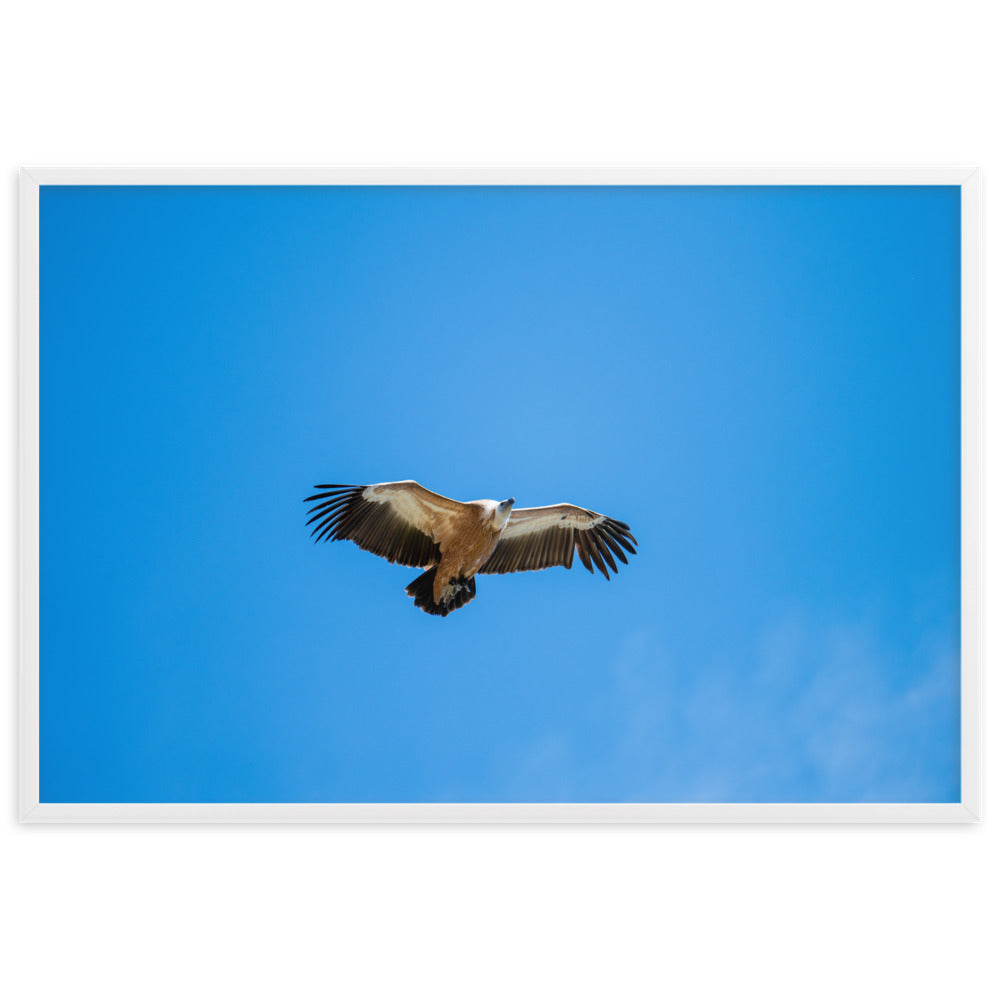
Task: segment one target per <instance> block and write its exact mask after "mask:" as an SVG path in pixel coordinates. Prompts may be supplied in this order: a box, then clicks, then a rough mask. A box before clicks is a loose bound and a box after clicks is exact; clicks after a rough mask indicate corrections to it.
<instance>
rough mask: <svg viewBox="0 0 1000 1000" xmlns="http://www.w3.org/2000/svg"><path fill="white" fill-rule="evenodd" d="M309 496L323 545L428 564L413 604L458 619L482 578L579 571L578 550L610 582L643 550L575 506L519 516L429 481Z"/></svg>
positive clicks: (413, 589) (336, 487)
mask: <svg viewBox="0 0 1000 1000" xmlns="http://www.w3.org/2000/svg"><path fill="white" fill-rule="evenodd" d="M315 489H317V490H322V491H323V492H321V493H316V494H314V495H313V496H310V497H306V500H305V502H306V503H313V502H314V501H319V502H318V503H316V506H315V507H312V508H311V509H310V511H309V513H310V514H311V515H312V517H310V518H309V520H308V521H307V522H306V524H307V525H309V524H312V523H313V522H314V521H315V522H318V523H317V524H316V527H315V528H313V530H312V534H313V535H314V536H315V538H316V541H317V542H319V541H335V540H338V539H344V538H346V539H349V540H350V541H352V542H354V543H355V544H356V545H358V546H360V547H361V548H362V549H365V550H366V551H368V552H374V553H375V554H376V555H378V556H382V558H384V559H388V560H389V562H391V563H399V564H400V565H402V566H420V567H421V568H423V569H424V571H425V572H424V573H422V574H421V575H420V576H418V577H417V578H416V579H415V580H414V581H413V582H412V583H411V584H410V585H409V586H408V587H407V588H406V593H407V594H408V595H409V596H410V597H412V598H413V603H414V604H415V605H416V606H417V607H418V608H421V609H422V610H423V611H426V612H427V613H428V614H430V615H441V616H442V617H444V616H445V615H449V614H451V612H452V611H455V610H456V609H458V608H461V607H464V606H465V605H466V604H468V603H469V601H471V600H472V599H473V598H474V597H475V596H476V579H475V577H476V574H477V573H516V572H518V571H519V570H529V569H532V570H533V569H545V568H546V567H547V566H565V567H566V568H567V569H569V568H570V567H571V566H572V565H573V553H574V551H575V552H577V553H578V554H579V556H580V561H581V562H582V563H583V565H584V566H586V567H587V569H588V570H590V572H591V573H593V572H594V566H595V565H596V566H597V568H598V569H599V570H600V571H601V572H602V573H603V574H604V576H605V577H606V578H607V579H608V580H610V579H611V577H610V576H608V568H609V567H610V568H611V570H612V571H613V572H615V573H617V572H618V567H617V566H616V565H615V558H616V557H617V558H618V559H620V560H621V561H622V562H623V563H627V562H628V560H627V559H626V558H625V553H624V552H623V551H622V550H623V549H627V550H628V551H629V552H631V553H632V554H633V555H635V549H634V548H633V547H632V546H633V544H637V543H636V541H635V538H633V537H632V534H631V532H630V531H629V526H628V525H627V524H625V522H624V521H616V520H615V519H614V518H611V517H606V516H605V515H604V514H597V513H595V512H594V511H592V510H585V509H584V508H583V507H575V506H574V505H573V504H569V503H558V504H553V505H552V506H550V507H524V508H522V509H521V510H513V509H512V508H513V506H514V498H513V497H511V498H510V499H509V500H504V501H503V502H497V501H496V500H473V501H471V502H470V503H459V501H457V500H449V499H448V497H443V496H441V495H440V494H438V493H432V492H431V491H430V490H425V489H424V488H423V487H422V486H421V485H420V484H419V483H415V482H413V480H412V479H411V480H407V481H405V482H401V483H376V484H374V485H373V486H344V485H340V484H329V483H328V484H321V485H317V486H316V487H315Z"/></svg>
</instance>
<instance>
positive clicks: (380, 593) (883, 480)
mask: <svg viewBox="0 0 1000 1000" xmlns="http://www.w3.org/2000/svg"><path fill="white" fill-rule="evenodd" d="M959 344H960V341H959V189H958V188H957V187H934V188H930V187H909V188H675V189H669V188H668V189H649V188H599V189H598V188H580V189H544V188H508V189H495V188H494V189H491V188H456V189H439V188H363V189H359V188H333V189H319V188H285V189H269V188H253V187H251V188H149V187H146V188H143V187H138V188H135V187H133V188H114V187H112V188H97V187H92V188H83V187H43V188H42V191H41V720H40V721H41V762H40V763H41V799H42V801H45V802H69V801H81V802H86V801H135V802H147V801H175V802H176V801H261V802H268V801H303V802H307V801H563V800H572V801H634V800H638V801H734V802H742V801H761V802H774V801H955V800H957V799H958V798H959V797H960V787H959V638H958V636H959V631H958V629H959V350H960V347H959ZM403 478H415V479H417V480H419V481H420V482H422V483H423V484H424V485H426V486H428V487H429V488H431V489H434V490H437V491H439V492H442V493H445V494H448V495H449V496H452V497H455V498H457V499H475V498H479V497H492V498H497V499H502V498H504V497H507V496H511V495H513V496H515V497H516V498H517V501H518V506H530V505H537V504H545V503H553V502H558V501H564V500H565V501H572V502H577V503H580V504H583V505H584V506H587V507H591V508H593V509H596V510H599V511H603V512H605V513H608V514H610V515H612V516H614V517H617V518H621V519H623V520H625V521H627V522H629V523H630V524H631V526H632V529H633V532H634V533H635V535H636V536H637V538H638V540H639V554H638V556H637V557H635V558H634V559H632V561H631V563H630V564H629V565H628V566H626V567H623V569H622V571H621V574H620V575H619V576H617V577H613V578H612V581H611V583H607V582H605V580H604V579H603V578H602V577H600V576H591V575H590V574H588V573H587V572H586V571H585V570H583V569H582V567H580V566H579V564H577V565H576V566H574V569H573V571H572V572H567V571H565V570H563V569H558V568H557V569H552V570H548V571H546V572H544V573H534V574H518V575H515V576H487V577H480V579H479V581H478V582H479V588H478V589H479V597H478V599H477V600H476V601H474V602H473V603H472V604H470V605H469V606H468V607H467V608H465V609H463V610H462V611H460V612H457V613H456V614H454V615H452V616H450V617H449V618H447V619H440V618H433V617H430V616H428V615H425V614H422V613H420V612H419V611H417V610H416V609H414V608H413V607H412V605H411V603H410V601H409V600H408V599H407V598H406V597H405V595H404V594H403V587H404V585H405V584H406V583H407V582H408V581H409V580H410V579H411V578H412V577H414V576H415V575H416V571H414V570H411V569H408V568H405V567H394V566H390V565H389V564H387V563H385V562H384V561H382V560H380V559H377V558H376V557H374V556H372V555H369V554H367V553H363V552H361V551H360V550H358V549H357V548H355V547H354V546H353V545H351V544H349V543H343V542H341V543H334V544H320V545H314V544H313V543H312V542H311V541H310V539H309V533H308V530H306V529H305V528H304V521H305V507H304V505H303V504H302V502H301V500H302V498H303V497H304V496H306V495H307V494H308V493H309V492H311V487H312V484H314V483H320V482H356V483H368V482H375V481H380V480H387V479H403Z"/></svg>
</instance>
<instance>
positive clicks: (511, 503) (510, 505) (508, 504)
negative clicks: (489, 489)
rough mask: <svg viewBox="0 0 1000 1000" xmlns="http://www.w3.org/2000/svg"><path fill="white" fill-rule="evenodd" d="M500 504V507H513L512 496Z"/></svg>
mask: <svg viewBox="0 0 1000 1000" xmlns="http://www.w3.org/2000/svg"><path fill="white" fill-rule="evenodd" d="M501 506H502V507H513V506H514V498H513V497H511V498H510V499H509V500H504V502H503V503H502V504H501Z"/></svg>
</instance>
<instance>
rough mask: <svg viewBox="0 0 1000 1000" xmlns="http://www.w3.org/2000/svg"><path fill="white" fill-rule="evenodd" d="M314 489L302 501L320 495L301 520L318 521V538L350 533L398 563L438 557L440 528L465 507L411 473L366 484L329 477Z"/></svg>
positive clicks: (315, 531)
mask: <svg viewBox="0 0 1000 1000" xmlns="http://www.w3.org/2000/svg"><path fill="white" fill-rule="evenodd" d="M315 489H317V490H322V491H323V492H322V493H316V494H314V495H313V496H311V497H306V500H305V502H306V503H312V502H313V501H316V500H318V501H319V503H317V504H316V506H315V507H312V508H310V510H309V513H310V514H312V517H310V518H309V520H308V521H307V522H306V524H307V525H309V524H312V523H313V522H314V521H316V522H318V523H317V524H316V527H315V528H313V530H312V533H313V535H314V536H315V537H316V541H317V542H320V541H334V540H337V539H349V540H350V541H352V542H354V543H355V544H356V545H358V546H359V547H360V548H362V549H365V550H366V551H367V552H374V553H375V555H377V556H382V558H383V559H388V560H389V562H391V563H399V564H400V565H401V566H428V565H430V564H431V563H434V562H437V561H438V560H439V559H440V558H441V550H440V549H439V548H438V541H439V540H440V537H441V534H440V533H441V531H442V529H443V528H444V527H445V526H446V525H447V524H448V522H449V521H450V519H451V518H453V517H455V516H457V515H460V514H461V513H462V512H463V511H464V509H465V504H462V503H459V502H458V501H457V500H451V499H450V498H448V497H445V496H441V494H439V493H432V492H431V491H430V490H427V489H424V487H423V486H421V485H420V484H419V483H415V482H413V480H412V479H410V480H405V481H402V482H398V483H375V484H373V485H371V486H344V485H339V484H336V483H328V484H325V485H323V484H321V485H318V486H316V487H315Z"/></svg>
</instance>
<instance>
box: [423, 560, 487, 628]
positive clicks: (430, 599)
mask: <svg viewBox="0 0 1000 1000" xmlns="http://www.w3.org/2000/svg"><path fill="white" fill-rule="evenodd" d="M436 573H437V566H432V567H431V568H430V569H429V570H427V572H426V573H421V574H420V576H418V577H417V578H416V580H413V581H411V582H410V583H409V584H408V585H407V588H406V593H407V595H408V596H409V597H412V598H413V603H414V604H415V605H416V606H417V607H418V608H420V610H421V611H426V612H427V614H429V615H440V616H441V617H442V618H445V617H447V616H448V615H450V614H451V613H452V611H457V610H458V609H459V608H462V607H465V605H466V604H468V603H469V601H471V600H472V599H473V598H474V597H475V596H476V578H475V577H474V576H473V577H469V579H466V578H465V577H464V576H459V577H456V578H455V579H454V580H452V581H450V584H449V586H447V587H445V590H444V595H443V596H442V598H441V603H440V604H435V603H434V576H435V574H436Z"/></svg>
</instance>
